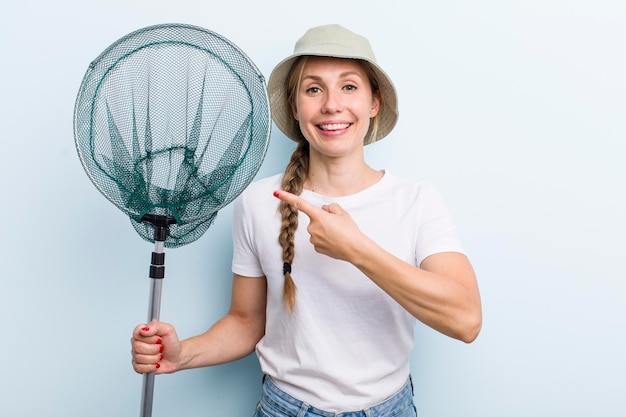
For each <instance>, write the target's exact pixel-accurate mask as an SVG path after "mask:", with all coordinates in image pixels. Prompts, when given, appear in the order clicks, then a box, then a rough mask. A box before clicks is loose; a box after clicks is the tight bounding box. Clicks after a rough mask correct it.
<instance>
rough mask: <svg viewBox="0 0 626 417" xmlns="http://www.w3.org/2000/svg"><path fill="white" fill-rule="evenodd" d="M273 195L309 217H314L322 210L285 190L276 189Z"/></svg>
mask: <svg viewBox="0 0 626 417" xmlns="http://www.w3.org/2000/svg"><path fill="white" fill-rule="evenodd" d="M274 197H276V198H278V199H279V200H281V201H284V202H285V203H288V204H291V205H292V206H293V207H295V208H296V209H297V210H299V211H301V212H303V213H304V214H306V215H307V216H309V218H313V217H316V216H317V215H318V214H319V212H320V211H322V209H320V208H319V207H316V206H314V205H313V204H311V203H309V202H308V201H306V200H305V199H303V198H302V197H300V196H298V195H295V194H292V193H289V192H287V191H283V190H276V191H274Z"/></svg>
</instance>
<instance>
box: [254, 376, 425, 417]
mask: <svg viewBox="0 0 626 417" xmlns="http://www.w3.org/2000/svg"><path fill="white" fill-rule="evenodd" d="M253 417H417V411H416V410H415V406H414V405H413V383H412V381H411V378H409V379H408V380H407V382H406V384H404V387H402V389H401V390H400V391H398V393H396V394H394V395H393V396H392V397H390V398H388V399H387V400H385V401H383V402H382V403H380V404H377V405H375V406H372V407H368V408H366V409H364V410H360V411H348V412H345V413H332V412H329V411H324V410H319V409H317V408H315V407H312V406H310V405H309V404H306V403H303V402H302V401H300V400H298V399H296V398H293V397H292V396H290V395H289V394H287V393H285V392H283V391H281V390H280V389H278V387H277V386H276V385H275V384H274V383H273V382H272V379H271V378H270V377H268V376H265V377H264V378H263V392H262V394H261V399H260V400H259V402H258V404H257V407H256V412H255V413H254V416H253Z"/></svg>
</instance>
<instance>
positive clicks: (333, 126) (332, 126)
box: [316, 121, 352, 135]
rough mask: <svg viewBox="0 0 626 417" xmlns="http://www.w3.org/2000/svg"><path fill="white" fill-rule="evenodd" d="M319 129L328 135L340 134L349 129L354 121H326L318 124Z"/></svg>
mask: <svg viewBox="0 0 626 417" xmlns="http://www.w3.org/2000/svg"><path fill="white" fill-rule="evenodd" d="M316 126H317V129H318V130H320V131H321V132H323V133H324V134H326V135H338V134H341V133H343V132H345V131H346V130H348V129H349V128H350V127H351V126H352V123H348V122H335V121H332V122H324V123H319V124H317V125H316Z"/></svg>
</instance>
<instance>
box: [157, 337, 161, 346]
mask: <svg viewBox="0 0 626 417" xmlns="http://www.w3.org/2000/svg"><path fill="white" fill-rule="evenodd" d="M156 342H157V345H160V344H161V342H162V340H161V338H160V337H159V338H158V339H157V341H156Z"/></svg>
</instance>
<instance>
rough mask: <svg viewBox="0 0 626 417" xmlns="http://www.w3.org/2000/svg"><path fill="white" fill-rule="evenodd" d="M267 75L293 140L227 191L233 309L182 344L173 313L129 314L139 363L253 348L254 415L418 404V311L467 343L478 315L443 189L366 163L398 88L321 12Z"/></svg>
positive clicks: (373, 412)
mask: <svg viewBox="0 0 626 417" xmlns="http://www.w3.org/2000/svg"><path fill="white" fill-rule="evenodd" d="M268 89H269V93H270V100H271V105H272V117H273V119H274V122H275V123H276V125H277V126H278V127H279V128H280V130H281V131H282V132H283V133H284V134H285V135H286V136H287V137H289V138H291V139H293V140H294V141H295V142H296V143H297V147H296V149H295V151H294V152H293V155H292V157H291V160H290V161H289V164H288V165H287V168H286V170H285V173H284V174H281V175H277V176H274V177H270V178H266V179H263V180H260V181H257V182H255V183H253V184H252V185H251V186H250V187H248V189H247V190H246V191H245V192H244V193H243V194H242V195H241V196H240V198H238V199H237V201H236V203H235V213H234V218H235V221H234V225H233V231H234V235H233V236H234V239H233V244H234V251H233V274H234V277H233V291H232V302H231V308H230V311H229V313H228V314H227V315H226V316H225V317H223V318H222V319H221V320H219V321H218V322H217V323H216V324H215V325H214V326H212V327H211V328H210V329H209V330H208V331H207V332H205V333H203V334H201V335H198V336H195V337H192V338H189V339H186V340H183V341H182V342H181V341H179V339H178V337H177V336H176V332H175V330H174V328H173V327H172V326H171V325H169V324H166V323H162V322H153V323H149V324H148V325H141V326H138V327H137V328H136V329H135V331H134V333H133V340H132V347H133V366H134V368H135V370H136V371H137V372H140V373H143V372H150V371H156V372H157V373H170V372H175V371H179V370H182V369H188V368H195V367H202V366H211V365H217V364H221V363H225V362H229V361H233V360H236V359H239V358H242V357H244V356H246V355H248V354H250V353H252V352H254V351H255V350H256V353H257V356H258V358H259V361H260V364H261V368H262V370H263V372H264V374H265V377H264V380H263V390H262V397H261V399H260V401H259V403H258V406H257V409H256V411H255V417H256V416H258V417H262V416H271V417H278V416H280V417H285V416H294V417H295V416H298V417H313V416H329V417H330V416H337V415H339V416H343V417H356V416H369V417H383V416H395V417H409V416H416V410H415V406H414V405H413V392H412V385H411V380H410V375H409V370H410V369H409V356H410V352H411V349H412V347H413V341H414V336H413V329H414V326H415V320H416V319H417V320H419V321H421V322H423V323H425V324H426V325H428V326H430V327H432V328H433V329H434V330H436V331H439V332H441V333H443V334H445V335H448V336H450V337H453V338H456V339H459V340H462V341H464V342H467V343H469V342H471V341H473V340H474V339H475V338H476V337H477V335H478V333H479V331H480V327H481V323H482V314H481V306H480V295H479V291H478V286H477V283H476V278H475V276H474V272H473V269H472V266H471V264H470V262H469V260H468V259H467V257H466V256H465V254H464V250H463V246H462V244H461V243H460V241H459V239H458V237H457V235H456V232H455V227H454V223H453V221H452V219H451V218H450V215H449V212H448V210H447V208H446V206H445V205H444V203H443V202H442V199H441V198H440V196H439V194H438V193H437V191H436V190H435V189H434V188H433V187H432V185H430V184H429V183H423V182H409V181H405V180H402V179H400V178H398V177H396V176H394V175H393V173H391V172H388V171H378V170H375V169H373V168H372V167H370V166H369V165H368V164H367V163H366V162H365V159H364V152H363V151H364V146H366V145H368V144H370V143H373V142H375V141H377V140H380V139H382V138H384V137H385V136H387V134H388V133H389V132H390V131H391V130H392V129H393V127H394V126H395V124H396V121H397V117H398V112H397V96H396V91H395V88H394V86H393V84H392V82H391V80H390V79H389V77H388V76H387V74H386V73H385V72H384V71H383V70H382V69H381V68H380V66H379V65H378V64H377V63H376V60H375V57H374V53H373V52H372V50H371V47H370V44H369V42H368V41H367V39H365V38H363V37H362V36H360V35H357V34H355V33H353V32H350V31H349V30H347V29H345V28H343V27H341V26H339V25H327V26H321V27H316V28H312V29H310V30H308V31H307V32H306V33H305V34H304V36H303V37H302V38H301V39H300V40H298V42H297V43H296V46H295V49H294V53H293V54H292V55H291V56H289V57H287V58H286V59H285V60H283V61H281V62H280V63H279V64H278V65H277V66H276V68H275V69H274V70H273V72H272V74H271V76H270V79H269V82H268Z"/></svg>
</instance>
